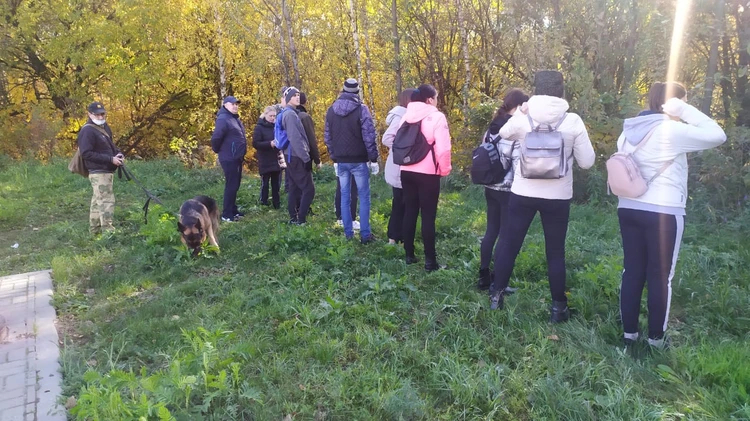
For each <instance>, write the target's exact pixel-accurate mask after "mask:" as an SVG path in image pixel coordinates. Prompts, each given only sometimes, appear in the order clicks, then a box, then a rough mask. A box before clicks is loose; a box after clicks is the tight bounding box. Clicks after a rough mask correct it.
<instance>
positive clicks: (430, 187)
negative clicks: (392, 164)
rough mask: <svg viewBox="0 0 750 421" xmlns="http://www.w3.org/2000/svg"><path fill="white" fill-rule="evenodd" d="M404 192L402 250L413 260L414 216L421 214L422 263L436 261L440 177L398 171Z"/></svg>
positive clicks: (415, 226) (415, 218)
mask: <svg viewBox="0 0 750 421" xmlns="http://www.w3.org/2000/svg"><path fill="white" fill-rule="evenodd" d="M401 184H402V186H403V193H404V225H403V231H402V232H403V235H404V250H405V251H406V255H407V256H409V257H414V236H415V235H416V232H417V217H418V216H419V214H420V213H421V214H422V243H423V244H424V257H425V261H435V259H436V258H437V253H436V252H435V218H436V217H437V206H438V199H439V198H440V176H439V175H432V174H422V173H416V172H410V171H404V170H403V169H402V170H401Z"/></svg>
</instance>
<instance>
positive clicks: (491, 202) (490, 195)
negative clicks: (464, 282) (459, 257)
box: [479, 188, 510, 269]
mask: <svg viewBox="0 0 750 421" xmlns="http://www.w3.org/2000/svg"><path fill="white" fill-rule="evenodd" d="M484 198H485V199H486V200H487V229H486V230H485V232H484V238H482V245H481V247H480V248H479V255H480V261H479V269H489V268H490V261H491V260H492V251H493V249H494V248H495V244H496V243H497V241H498V239H499V238H500V227H501V226H503V225H504V224H505V220H506V219H507V218H508V199H509V198H510V193H509V192H505V191H499V190H493V189H488V188H485V189H484Z"/></svg>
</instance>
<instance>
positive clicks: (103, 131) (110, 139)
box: [81, 123, 117, 154]
mask: <svg viewBox="0 0 750 421" xmlns="http://www.w3.org/2000/svg"><path fill="white" fill-rule="evenodd" d="M84 127H93V128H94V129H95V130H96V131H98V132H99V133H101V134H103V135H104V138H105V139H107V140H108V141H109V147H110V149H112V153H113V154H114V153H116V152H117V147H116V146H115V142H113V141H112V137H111V136H110V135H109V133H107V131H106V130H104V129H103V128H101V126H98V125H96V124H91V123H86V124H84V125H83V127H81V130H83V128H84Z"/></svg>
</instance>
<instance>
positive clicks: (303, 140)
mask: <svg viewBox="0 0 750 421" xmlns="http://www.w3.org/2000/svg"><path fill="white" fill-rule="evenodd" d="M299 99H300V95H299V89H297V88H295V87H294V86H290V87H289V88H287V89H286V90H285V91H284V101H286V108H285V109H284V112H283V114H282V117H281V122H280V124H281V128H282V129H283V130H284V131H285V132H286V135H287V137H288V138H289V146H288V147H287V149H288V151H287V154H286V156H287V168H286V172H287V178H288V180H289V195H288V199H287V202H288V203H287V210H288V211H289V223H290V224H294V225H303V224H305V223H306V222H307V215H308V212H309V211H310V204H311V203H312V201H313V198H314V197H315V184H314V183H313V178H312V166H313V160H312V158H311V157H310V142H309V141H308V140H307V135H306V134H305V128H304V126H302V122H301V121H300V118H299V110H297V106H298V105H299Z"/></svg>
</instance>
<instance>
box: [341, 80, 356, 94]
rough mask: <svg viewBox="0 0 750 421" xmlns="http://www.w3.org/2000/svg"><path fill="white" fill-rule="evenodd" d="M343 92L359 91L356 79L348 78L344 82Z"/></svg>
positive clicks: (353, 92) (354, 92)
mask: <svg viewBox="0 0 750 421" xmlns="http://www.w3.org/2000/svg"><path fill="white" fill-rule="evenodd" d="M344 92H349V93H352V94H356V93H359V82H357V79H354V78H349V79H347V80H346V81H345V82H344Z"/></svg>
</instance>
